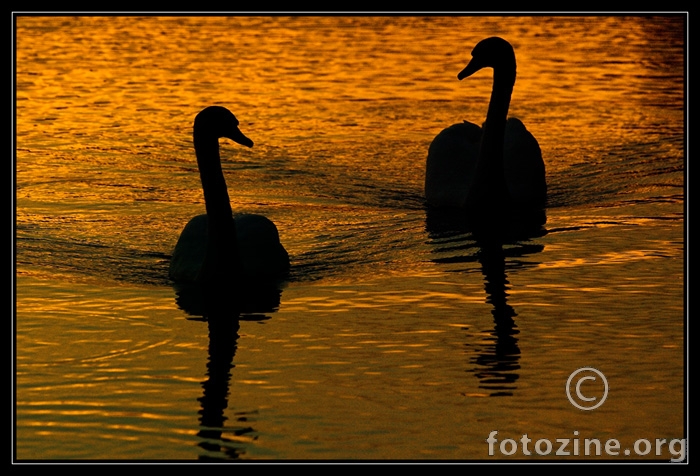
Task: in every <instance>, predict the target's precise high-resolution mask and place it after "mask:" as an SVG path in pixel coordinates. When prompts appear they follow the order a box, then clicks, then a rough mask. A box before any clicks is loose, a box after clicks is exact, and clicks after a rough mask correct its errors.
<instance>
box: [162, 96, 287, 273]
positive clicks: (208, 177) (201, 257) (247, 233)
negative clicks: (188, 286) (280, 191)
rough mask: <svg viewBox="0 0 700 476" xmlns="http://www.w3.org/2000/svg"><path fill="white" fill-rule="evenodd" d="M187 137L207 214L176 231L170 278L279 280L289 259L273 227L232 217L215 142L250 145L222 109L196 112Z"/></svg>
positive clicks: (245, 216) (243, 216)
mask: <svg viewBox="0 0 700 476" xmlns="http://www.w3.org/2000/svg"><path fill="white" fill-rule="evenodd" d="M193 137H194V149H195V154H196V156H197V165H198V166H199V175H200V178H201V181H202V189H203V191H204V202H205V205H206V212H207V213H206V214H205V215H198V216H195V217H194V218H192V219H191V220H190V221H189V222H188V223H187V225H186V226H185V228H184V229H183V230H182V233H181V234H180V237H179V239H178V241H177V244H176V245H175V249H174V251H173V255H172V258H171V260H170V268H169V276H170V279H172V280H173V281H175V282H177V283H195V282H196V283H203V284H212V283H217V284H218V283H225V282H229V281H232V280H238V281H239V282H241V281H242V280H245V279H248V278H252V279H256V280H257V279H271V278H279V277H282V276H283V275H284V274H285V273H286V272H287V271H288V270H289V255H288V253H287V251H286V250H285V249H284V247H283V246H282V244H281V243H280V239H279V233H278V231H277V227H276V226H275V224H274V223H272V221H270V220H269V219H268V218H266V217H264V216H262V215H256V214H241V215H236V216H235V217H234V215H233V212H232V210H231V203H230V201H229V196H228V190H227V188H226V180H225V179H224V174H223V170H222V169H221V158H220V155H219V139H220V138H224V137H225V138H228V139H231V140H232V141H234V142H237V143H238V144H241V145H244V146H246V147H253V141H252V140H250V139H249V138H248V137H246V136H245V135H244V134H243V133H242V132H241V131H240V129H239V128H238V119H236V117H235V116H234V115H233V114H232V113H231V111H229V110H228V109H226V108H225V107H222V106H209V107H206V108H205V109H203V110H202V111H201V112H200V113H199V114H197V117H196V118H195V120H194V131H193Z"/></svg>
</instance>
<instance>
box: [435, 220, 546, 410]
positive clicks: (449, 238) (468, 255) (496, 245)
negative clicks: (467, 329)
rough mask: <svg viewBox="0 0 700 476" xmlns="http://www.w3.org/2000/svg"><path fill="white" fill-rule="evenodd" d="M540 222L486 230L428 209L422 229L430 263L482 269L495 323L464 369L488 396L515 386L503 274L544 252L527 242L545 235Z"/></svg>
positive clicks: (513, 339)
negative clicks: (430, 254) (429, 247)
mask: <svg viewBox="0 0 700 476" xmlns="http://www.w3.org/2000/svg"><path fill="white" fill-rule="evenodd" d="M542 213H544V212H542ZM543 220H544V217H543V216H540V217H538V219H537V220H535V221H534V222H527V223H518V224H517V226H514V224H513V223H512V222H511V223H508V227H494V226H493V225H494V223H489V224H488V226H485V225H484V224H483V223H482V224H477V223H475V222H473V221H470V220H469V218H468V217H467V215H466V214H464V213H462V212H460V211H458V210H444V209H442V210H441V209H434V208H429V209H428V210H427V215H426V229H427V232H428V238H429V242H430V244H431V245H432V251H433V253H435V254H436V255H437V256H436V257H435V258H433V259H432V260H431V261H433V262H434V263H438V264H441V265H445V266H450V267H451V270H452V271H455V272H468V271H469V269H470V268H469V267H467V268H464V267H461V266H459V265H462V264H471V263H474V262H477V263H479V264H480V265H481V272H482V274H483V276H484V290H485V291H486V303H487V304H490V305H491V306H492V309H491V314H492V316H493V323H494V325H493V328H491V329H488V330H486V331H485V332H484V333H485V334H487V335H488V336H489V337H488V338H487V341H488V343H487V344H483V345H482V346H480V347H481V348H478V349H475V350H474V351H472V350H470V351H469V352H470V353H471V352H473V353H474V357H473V358H472V363H473V364H475V367H474V368H473V369H470V370H469V371H470V372H474V374H475V375H476V377H477V378H478V379H479V381H480V385H479V386H480V388H483V389H485V390H488V391H489V392H490V393H489V395H490V396H510V395H512V394H513V391H514V390H515V389H516V388H517V387H516V385H515V383H516V381H517V380H518V378H519V375H518V370H519V369H520V348H519V347H518V337H517V336H518V334H519V332H520V331H519V330H518V326H517V324H516V322H515V319H514V318H515V317H516V316H517V312H516V311H515V309H514V308H513V306H511V305H510V304H509V303H508V289H509V284H510V283H509V281H508V273H507V271H509V270H514V269H516V268H520V267H523V266H526V264H525V263H523V262H522V261H518V258H520V257H523V256H525V255H529V254H534V253H539V252H541V251H542V250H543V249H544V246H543V245H541V244H536V243H532V242H531V241H530V240H531V239H533V238H536V237H540V236H544V235H545V234H546V233H547V232H546V230H545V229H544V226H543V225H542V224H541V223H544V221H543ZM452 265H455V266H454V267H452ZM467 345H469V344H467Z"/></svg>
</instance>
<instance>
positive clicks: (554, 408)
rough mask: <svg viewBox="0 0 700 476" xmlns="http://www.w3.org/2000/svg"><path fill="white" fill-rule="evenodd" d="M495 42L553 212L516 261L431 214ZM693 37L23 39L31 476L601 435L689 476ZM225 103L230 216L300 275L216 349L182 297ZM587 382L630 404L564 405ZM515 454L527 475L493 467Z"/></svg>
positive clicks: (85, 23)
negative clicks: (482, 63)
mask: <svg viewBox="0 0 700 476" xmlns="http://www.w3.org/2000/svg"><path fill="white" fill-rule="evenodd" d="M491 35H499V36H503V37H505V38H507V39H509V40H510V41H511V43H512V44H513V45H514V47H515V51H516V55H517V59H518V79H517V83H516V85H515V91H514V94H513V100H512V103H511V109H510V113H511V114H512V115H515V116H518V117H520V118H521V119H523V121H524V122H525V123H526V124H527V125H528V128H529V129H530V130H531V131H532V132H533V134H534V135H535V136H536V137H537V138H538V140H539V143H540V146H541V148H542V151H543V155H544V158H545V162H546V166H547V181H548V186H549V191H550V196H549V201H548V206H547V210H546V214H547V222H546V224H545V226H544V227H543V228H542V229H541V230H539V231H538V232H537V233H532V234H530V235H528V236H526V237H522V239H519V240H514V241H511V242H508V243H505V244H502V245H494V244H493V243H489V242H484V241H483V240H479V239H478V237H475V236H474V235H473V234H472V233H471V231H470V230H469V229H466V228H464V227H463V226H462V225H461V224H460V223H455V222H454V221H450V220H445V219H443V217H440V216H437V217H436V216H434V215H433V214H428V213H427V210H426V208H425V206H424V202H423V196H422V187H423V177H424V175H423V173H424V166H425V157H426V154H427V149H428V145H429V144H430V141H431V140H432V138H433V137H434V136H435V135H436V134H437V133H438V132H439V131H440V130H441V129H442V128H443V127H446V126H447V125H450V124H452V123H456V122H459V121H461V120H463V119H469V120H472V121H474V122H479V121H482V120H483V117H484V116H485V112H486V107H487V102H488V95H489V91H490V88H491V76H490V75H489V74H486V73H482V74H479V75H477V76H475V77H473V78H469V80H468V82H467V80H465V81H461V82H460V81H457V79H456V74H457V72H458V71H459V70H460V69H461V68H462V67H463V66H464V65H465V64H466V62H467V61H468V59H469V57H470V54H469V53H470V51H471V48H472V47H473V46H474V45H475V44H476V42H478V40H480V39H481V38H483V37H486V36H491ZM685 39H686V31H685V17H683V16H676V17H671V16H668V17H651V16H643V17H468V16H461V17H460V16H452V17H447V16H445V17H323V16H319V17H161V18H155V17H132V18H114V17H88V16H82V17H41V16H37V17H24V16H22V17H18V18H17V24H16V45H15V46H16V49H15V51H16V76H15V88H16V95H17V99H16V103H15V104H16V162H15V164H14V165H15V170H16V183H15V205H16V219H15V235H16V240H15V250H16V261H15V262H16V274H15V276H16V280H15V284H16V299H15V302H16V312H15V320H14V324H15V342H14V344H15V348H14V350H15V357H16V358H15V363H16V380H15V402H16V406H15V409H16V412H15V416H16V418H15V421H16V425H15V428H16V432H15V445H16V451H15V456H16V458H17V459H18V460H20V461H26V460H58V459H60V460H63V459H69V460H72V459H87V460H144V459H148V460H150V459H153V460H188V461H197V460H209V459H214V460H229V459H241V460H260V459H263V460H275V461H276V460H294V459H302V460H306V459H332V460H346V459H362V460H365V459H377V460H392V459H402V460H403V459H411V460H412V459H420V460H485V461H492V460H493V461H498V460H502V459H507V458H511V459H513V458H518V457H520V458H531V459H533V460H535V461H537V460H542V459H558V460H563V461H567V460H572V459H574V456H557V455H555V454H554V451H552V453H551V454H549V455H538V454H537V453H536V452H535V451H534V450H533V449H532V448H533V446H534V443H535V442H536V441H537V440H538V439H549V440H550V441H555V440H556V439H557V438H575V437H579V438H581V442H583V439H584V438H597V439H600V440H602V441H606V440H608V439H613V438H614V439H617V440H619V441H620V442H621V450H620V455H619V456H610V455H606V454H605V453H603V454H602V455H601V456H599V457H592V456H591V457H588V458H587V459H591V460H593V459H595V460H600V459H612V460H625V461H631V460H634V459H636V458H637V457H642V458H644V459H658V460H662V461H668V460H669V459H670V458H671V457H673V454H672V453H670V452H669V449H668V446H667V444H668V442H669V441H671V440H672V439H680V438H684V436H685V435H686V431H687V428H686V426H685V422H686V419H685V417H686V415H685V405H684V395H685V394H684V383H685V375H684V368H685V367H684V363H685V356H686V354H685V342H686V341H685V333H684V324H685V319H684V317H685V313H684V311H685V306H684V282H685V279H684V278H685V267H684V256H685V254H684V251H685V246H686V245H685V243H686V241H685V227H684V225H685V220H684V216H685V215H684V204H685V191H684V190H685V189H684V186H685V170H686V169H685V127H684V126H685V109H684V99H685V98H684V84H685V56H684V48H685ZM210 104H221V105H225V106H226V107H228V108H230V109H231V110H232V111H233V112H234V113H235V114H236V116H237V117H238V118H239V120H240V121H241V129H242V130H243V131H244V132H245V133H246V134H247V135H248V136H249V137H251V138H252V139H253V140H254V141H255V147H254V148H252V149H245V148H242V147H239V146H237V145H236V144H233V143H231V142H229V141H222V158H223V167H224V171H225V174H226V179H227V183H228V187H229V194H230V195H231V202H232V207H233V209H234V211H236V212H256V213H264V214H266V215H267V216H268V217H270V218H271V219H272V220H273V221H274V222H275V223H276V224H277V226H278V229H279V231H280V236H281V239H282V242H283V244H284V245H285V247H286V248H287V250H288V251H289V253H290V258H291V261H292V272H291V276H290V279H289V281H288V282H287V283H286V285H285V286H284V287H283V289H281V290H280V291H275V290H273V291H272V292H271V293H269V292H265V290H258V291H259V294H256V296H257V297H258V301H257V305H256V306H252V307H251V308H250V309H248V310H247V312H243V314H241V315H240V316H239V317H240V321H239V322H238V323H236V322H237V321H235V320H232V321H231V322H232V323H231V324H230V325H229V326H226V325H224V324H220V325H221V326H222V328H218V327H217V328H213V329H210V328H209V326H208V324H207V323H206V322H202V321H200V320H197V319H196V316H194V315H193V313H192V312H191V311H192V309H191V308H190V307H188V306H189V305H190V304H191V303H189V301H188V300H187V296H186V295H184V296H183V295H180V296H178V295H177V294H176V290H175V289H174V288H173V287H172V285H171V283H170V282H169V281H168V278H167V266H168V259H169V256H170V253H171V251H172V247H173V246H174V244H175V241H176V240H177V237H178V235H179V232H180V230H181V229H182V227H183V226H184V224H185V223H186V222H187V220H188V219H189V218H190V217H192V216H194V215H196V214H199V213H202V212H203V209H204V206H203V199H202V193H201V185H200V183H199V177H198V174H197V169H196V162H195V161H194V152H193V148H192V142H191V126H192V121H193V118H194V116H195V114H196V113H197V112H198V111H199V110H200V109H201V108H203V107H204V106H207V105H210ZM188 311H190V312H189V313H188ZM194 314H196V312H194ZM236 315H238V314H236ZM581 367H594V368H596V369H598V370H600V371H601V372H603V373H604V374H605V377H606V378H607V381H608V383H609V395H608V397H607V399H606V401H605V403H604V404H603V405H602V406H601V407H599V408H598V409H596V410H594V411H581V410H578V409H577V408H575V407H574V406H572V404H571V403H570V402H569V400H568V399H567V397H566V388H565V387H566V381H567V379H568V377H569V375H570V374H571V373H572V372H573V371H575V370H576V369H578V368H581ZM494 430H495V431H498V439H499V441H502V440H504V439H507V438H510V439H513V440H516V441H519V440H520V438H521V437H522V435H524V434H527V435H529V437H530V438H532V440H533V443H531V445H530V451H531V453H532V456H523V454H522V452H518V453H516V454H514V455H513V456H510V457H508V456H505V455H503V454H502V453H499V451H500V448H499V446H498V444H496V447H495V448H496V451H495V454H494V455H490V454H489V445H488V444H487V443H486V441H485V440H486V438H487V437H488V436H489V434H490V433H491V432H492V431H494ZM574 432H578V433H574ZM574 435H576V436H574ZM657 438H659V439H665V440H666V443H665V444H666V446H663V448H662V450H661V451H659V452H657V451H656V448H655V447H654V448H653V449H652V450H650V451H649V452H648V453H647V454H646V455H643V456H638V454H637V453H639V452H636V449H635V447H634V443H635V442H636V441H639V440H640V439H646V440H648V441H650V442H652V444H654V441H655V439H657ZM519 444H520V443H519ZM582 444H583V443H582ZM639 448H641V449H642V450H643V449H644V448H643V445H642V446H640V447H639ZM505 449H507V447H506V448H505ZM555 449H556V448H555ZM625 449H629V450H630V454H629V455H625V454H624V450H625ZM676 449H678V448H677V447H676ZM543 452H544V451H543ZM642 452H643V451H642ZM676 457H677V456H676Z"/></svg>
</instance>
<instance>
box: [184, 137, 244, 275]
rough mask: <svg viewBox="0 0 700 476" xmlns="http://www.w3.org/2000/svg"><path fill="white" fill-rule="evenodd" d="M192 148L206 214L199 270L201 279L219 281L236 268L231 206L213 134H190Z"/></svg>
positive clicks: (234, 229)
mask: <svg viewBox="0 0 700 476" xmlns="http://www.w3.org/2000/svg"><path fill="white" fill-rule="evenodd" d="M194 148H195V153H196V155H197V164H198V166H199V176H200V178H201V180H202V190H203V191H204V203H205V206H206V210H207V217H208V220H207V222H208V232H207V255H206V258H205V260H204V264H203V266H202V269H201V271H200V274H199V280H200V281H202V280H204V281H213V280H217V281H221V280H222V279H223V278H225V277H227V276H229V277H230V276H233V274H235V270H237V269H239V268H240V266H239V263H240V257H239V256H238V249H237V247H236V245H235V243H236V225H235V221H234V219H233V211H232V210H231V202H230V201H229V196H228V190H227V188H226V179H225V178H224V173H223V170H222V169H221V158H220V155H219V141H218V139H217V138H216V137H201V136H200V135H198V134H195V136H194Z"/></svg>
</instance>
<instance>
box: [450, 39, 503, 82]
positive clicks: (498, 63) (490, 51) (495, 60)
mask: <svg viewBox="0 0 700 476" xmlns="http://www.w3.org/2000/svg"><path fill="white" fill-rule="evenodd" d="M489 67H490V68H493V69H494V70H496V69H502V68H503V69H508V70H512V71H513V72H515V52H514V51H513V47H512V46H511V44H510V43H508V42H507V41H506V40H504V39H503V38H499V37H497V36H492V37H491V38H486V39H485V40H481V41H480V42H479V43H477V45H476V46H475V47H474V49H473V50H472V59H471V61H469V64H468V65H467V66H466V67H465V68H464V69H463V70H462V71H460V72H459V74H458V75H457V78H458V79H464V78H467V77H469V76H471V75H472V74H474V73H476V72H477V71H479V70H480V69H483V68H489Z"/></svg>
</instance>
